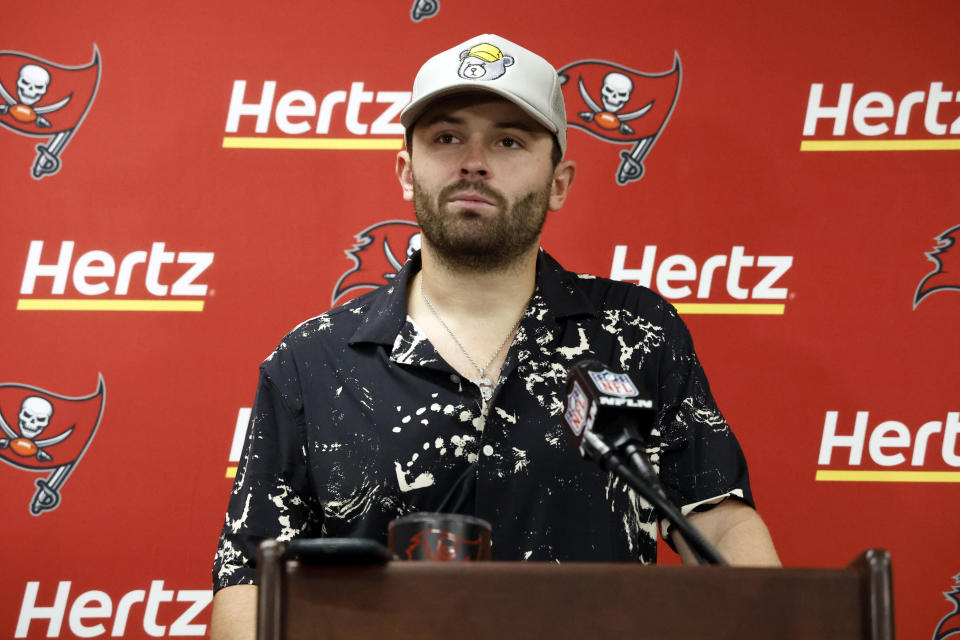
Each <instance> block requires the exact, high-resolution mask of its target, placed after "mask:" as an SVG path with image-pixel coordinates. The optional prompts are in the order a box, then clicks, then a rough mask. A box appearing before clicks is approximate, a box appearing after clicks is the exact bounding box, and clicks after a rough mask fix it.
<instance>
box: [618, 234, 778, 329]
mask: <svg viewBox="0 0 960 640" xmlns="http://www.w3.org/2000/svg"><path fill="white" fill-rule="evenodd" d="M628 248H629V247H628V246H627V245H617V246H616V247H615V248H614V252H613V263H612V264H611V266H610V279H611V280H624V281H630V282H636V283H637V284H640V285H642V286H644V287H647V288H649V289H654V290H655V291H656V292H657V293H659V294H660V295H662V296H663V297H664V298H666V299H667V300H669V301H670V302H671V303H673V305H674V306H675V307H676V309H677V311H678V312H680V313H681V314H693V313H697V314H711V315H783V313H784V310H785V308H786V306H785V303H783V302H775V301H782V300H786V299H787V297H788V293H789V292H788V291H787V288H786V287H783V286H777V285H778V284H779V283H780V279H781V278H782V277H783V276H784V274H786V273H787V272H788V271H789V270H790V268H791V267H792V266H793V256H752V255H749V254H747V253H746V251H745V248H744V247H742V246H734V247H731V249H730V254H729V255H724V254H720V255H715V256H710V257H709V258H707V259H706V260H705V261H704V262H703V263H702V264H699V265H698V264H697V262H696V261H695V260H694V259H693V258H692V257H690V256H687V255H683V254H674V255H668V256H666V257H661V259H660V260H659V262H658V261H657V246H656V245H646V246H644V247H643V252H642V253H641V254H640V258H639V260H637V258H635V257H634V258H631V260H634V261H635V262H634V263H633V264H639V265H640V266H639V268H637V267H631V268H628V267H627V264H628V258H627V250H628ZM720 291H723V294H720V295H724V294H725V295H724V298H726V300H724V301H723V302H719V301H717V302H707V300H710V299H714V300H716V298H717V296H718V293H719V292H720Z"/></svg>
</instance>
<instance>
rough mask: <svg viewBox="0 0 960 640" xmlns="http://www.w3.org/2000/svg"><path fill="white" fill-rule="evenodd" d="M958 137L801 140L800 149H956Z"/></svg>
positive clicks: (958, 146)
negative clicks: (934, 138)
mask: <svg viewBox="0 0 960 640" xmlns="http://www.w3.org/2000/svg"><path fill="white" fill-rule="evenodd" d="M958 149H960V138H948V139H944V140H803V141H802V142H801V143H800V151H957V150H958Z"/></svg>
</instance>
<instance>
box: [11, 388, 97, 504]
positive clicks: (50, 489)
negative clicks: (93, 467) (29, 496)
mask: <svg viewBox="0 0 960 640" xmlns="http://www.w3.org/2000/svg"><path fill="white" fill-rule="evenodd" d="M103 406H104V385H103V377H102V376H101V377H100V379H99V381H98V383H97V389H96V391H94V392H93V393H92V394H90V395H88V396H81V397H69V396H63V395H60V394H56V393H52V392H50V391H46V390H44V389H40V388H37V387H32V386H29V385H25V384H18V383H7V384H0V431H2V433H0V459H2V460H3V461H4V462H7V463H9V464H11V465H13V466H15V467H19V468H21V469H27V470H30V471H42V470H45V469H53V473H51V474H50V476H49V477H48V478H46V479H40V480H37V483H36V484H37V488H38V489H37V493H36V495H35V496H34V498H33V502H32V503H31V505H30V511H31V513H33V514H34V515H39V514H40V513H41V512H43V511H46V510H50V509H55V508H56V507H57V505H58V504H59V503H60V493H59V489H60V487H61V486H63V483H64V482H66V480H67V476H68V475H69V474H70V472H71V471H72V470H73V468H74V467H75V466H76V464H77V462H78V461H79V460H80V458H81V457H82V456H83V453H84V452H85V451H86V450H87V447H88V446H89V445H90V441H91V440H92V439H93V436H94V434H95V433H96V431H97V427H98V426H99V425H100V418H101V417H102V415H103Z"/></svg>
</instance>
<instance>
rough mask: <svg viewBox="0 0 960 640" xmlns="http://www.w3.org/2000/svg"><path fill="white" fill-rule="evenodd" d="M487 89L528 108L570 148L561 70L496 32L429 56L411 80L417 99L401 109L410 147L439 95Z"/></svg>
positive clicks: (528, 111) (401, 116)
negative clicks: (417, 126) (414, 132)
mask: <svg viewBox="0 0 960 640" xmlns="http://www.w3.org/2000/svg"><path fill="white" fill-rule="evenodd" d="M469 91H489V92H491V93H495V94H497V95H499V96H502V97H504V98H506V99H507V100H509V101H510V102H513V103H514V104H516V105H517V106H518V107H520V108H521V109H523V110H524V111H526V112H527V113H528V114H530V116H531V117H532V118H533V119H535V120H536V121H537V122H539V123H540V124H542V125H543V126H544V127H546V129H547V130H548V131H549V132H550V133H552V134H553V135H554V136H555V137H556V139H557V143H558V144H559V145H560V152H561V153H565V152H566V150H567V116H566V109H565V107H564V105H563V93H562V92H561V89H560V78H559V76H558V75H557V70H556V69H554V68H553V65H551V64H550V63H549V62H547V61H546V60H544V59H543V58H541V57H540V56H538V55H537V54H535V53H533V52H532V51H528V50H527V49H524V48H523V47H521V46H520V45H518V44H514V43H513V42H510V41H509V40H507V39H506V38H501V37H500V36H496V35H493V34H489V33H488V34H483V35H479V36H476V37H475V38H470V39H469V40H467V41H466V42H464V43H462V44H458V45H457V46H455V47H453V48H452V49H448V50H446V51H444V52H443V53H438V54H437V55H435V56H433V57H432V58H430V59H429V60H427V61H426V62H425V63H424V64H423V66H422V67H420V71H418V72H417V77H416V78H415V79H414V81H413V97H412V99H411V101H410V104H408V105H407V107H406V108H405V109H404V110H403V111H402V112H401V114H400V122H401V123H402V124H403V126H404V127H406V130H407V131H406V135H407V146H408V147H409V146H410V134H411V131H412V129H413V124H414V123H415V122H416V121H417V118H419V117H420V116H421V115H422V114H423V112H424V111H426V110H427V108H428V107H429V106H430V104H431V103H432V102H433V101H434V100H436V99H437V98H439V97H441V96H447V95H451V94H455V93H465V92H469Z"/></svg>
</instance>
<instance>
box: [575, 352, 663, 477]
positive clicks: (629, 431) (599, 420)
mask: <svg viewBox="0 0 960 640" xmlns="http://www.w3.org/2000/svg"><path fill="white" fill-rule="evenodd" d="M656 416H657V411H656V407H655V406H654V404H653V399H652V398H651V397H650V394H649V393H647V390H646V389H644V388H643V387H642V386H640V387H638V386H637V385H636V384H634V382H633V380H632V379H631V378H630V376H629V375H627V374H626V373H617V372H614V371H611V370H610V369H608V368H607V367H606V366H605V365H603V364H602V363H601V362H599V361H597V360H581V361H580V362H578V363H577V364H575V365H573V367H572V368H571V369H570V373H569V374H568V376H567V402H566V409H565V411H564V414H563V417H564V420H565V421H566V424H567V427H568V428H569V430H570V434H571V435H572V436H573V439H574V441H575V442H576V445H577V448H578V449H579V450H580V454H581V455H583V457H585V458H589V457H592V456H591V455H590V453H589V452H588V451H587V449H588V448H589V447H590V438H589V437H588V438H587V440H586V441H584V434H585V433H588V432H593V433H596V434H597V436H599V437H600V438H601V439H602V440H603V441H604V442H605V443H606V444H607V445H608V446H610V447H612V448H613V449H614V450H621V449H623V448H624V447H630V444H631V443H632V444H633V445H635V446H636V447H638V448H639V447H642V446H643V445H644V444H646V440H647V437H648V436H649V435H650V430H651V428H652V427H653V421H654V419H655V418H656ZM631 448H632V447H631ZM624 453H627V452H626V451H624ZM628 455H629V453H628Z"/></svg>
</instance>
